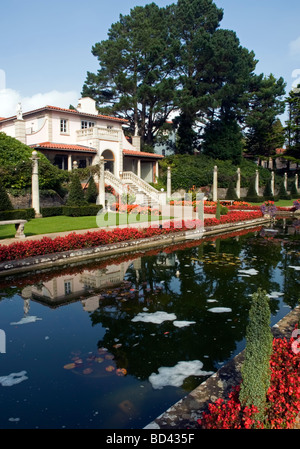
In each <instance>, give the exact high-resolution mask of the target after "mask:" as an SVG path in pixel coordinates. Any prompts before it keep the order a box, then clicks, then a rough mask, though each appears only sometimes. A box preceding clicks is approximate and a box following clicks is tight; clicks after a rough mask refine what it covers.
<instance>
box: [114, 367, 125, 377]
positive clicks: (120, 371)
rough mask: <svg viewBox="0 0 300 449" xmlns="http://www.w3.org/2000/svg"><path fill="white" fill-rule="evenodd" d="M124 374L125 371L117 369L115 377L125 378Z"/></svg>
mask: <svg viewBox="0 0 300 449" xmlns="http://www.w3.org/2000/svg"><path fill="white" fill-rule="evenodd" d="M126 374H127V370H126V369H125V368H118V369H117V370H116V375H117V376H126Z"/></svg>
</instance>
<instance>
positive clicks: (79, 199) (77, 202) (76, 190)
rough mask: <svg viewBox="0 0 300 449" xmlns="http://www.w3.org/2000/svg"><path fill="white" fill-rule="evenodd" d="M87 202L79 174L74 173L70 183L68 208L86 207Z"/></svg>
mask: <svg viewBox="0 0 300 449" xmlns="http://www.w3.org/2000/svg"><path fill="white" fill-rule="evenodd" d="M86 204H87V201H86V200H85V198H84V192H83V188H82V185H81V182H80V179H79V175H78V173H76V172H75V173H73V174H72V178H71V183H70V190H69V196H68V199H67V206H84V205H86Z"/></svg>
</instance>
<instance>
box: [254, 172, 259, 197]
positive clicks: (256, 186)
mask: <svg viewBox="0 0 300 449" xmlns="http://www.w3.org/2000/svg"><path fill="white" fill-rule="evenodd" d="M255 190H256V193H257V195H258V196H259V172H258V170H256V171H255Z"/></svg>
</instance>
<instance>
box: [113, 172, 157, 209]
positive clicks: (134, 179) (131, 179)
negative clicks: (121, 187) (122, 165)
mask: <svg viewBox="0 0 300 449" xmlns="http://www.w3.org/2000/svg"><path fill="white" fill-rule="evenodd" d="M122 181H123V183H124V182H125V183H126V182H127V183H132V184H134V185H135V186H136V187H138V189H139V190H141V191H142V192H143V193H145V194H146V195H148V196H149V197H150V198H151V199H152V200H153V201H155V202H157V203H158V202H159V192H158V191H157V190H156V189H155V188H154V187H152V186H150V184H148V183H147V182H146V181H144V180H143V179H141V178H139V177H138V176H137V175H136V174H134V173H133V172H131V171H125V172H123V175H122Z"/></svg>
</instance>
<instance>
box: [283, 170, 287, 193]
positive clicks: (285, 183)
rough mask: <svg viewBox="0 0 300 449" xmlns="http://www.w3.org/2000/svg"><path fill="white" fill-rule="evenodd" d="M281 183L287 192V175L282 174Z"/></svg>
mask: <svg viewBox="0 0 300 449" xmlns="http://www.w3.org/2000/svg"><path fill="white" fill-rule="evenodd" d="M283 183H284V188H285V190H286V191H287V173H285V174H284V178H283Z"/></svg>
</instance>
